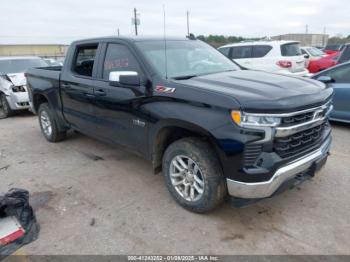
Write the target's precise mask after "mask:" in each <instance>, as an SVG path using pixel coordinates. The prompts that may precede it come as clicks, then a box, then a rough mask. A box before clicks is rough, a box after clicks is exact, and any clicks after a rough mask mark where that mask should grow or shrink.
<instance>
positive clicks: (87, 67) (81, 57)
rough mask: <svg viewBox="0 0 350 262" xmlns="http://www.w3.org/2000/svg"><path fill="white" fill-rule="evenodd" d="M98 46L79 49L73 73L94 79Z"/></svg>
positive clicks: (74, 61)
mask: <svg viewBox="0 0 350 262" xmlns="http://www.w3.org/2000/svg"><path fill="white" fill-rule="evenodd" d="M97 47H98V45H91V46H90V45H89V46H81V47H78V48H77V51H76V55H75V58H74V60H73V71H74V72H75V73H77V74H78V75H81V76H88V77H92V72H93V68H94V64H95V59H96V52H97Z"/></svg>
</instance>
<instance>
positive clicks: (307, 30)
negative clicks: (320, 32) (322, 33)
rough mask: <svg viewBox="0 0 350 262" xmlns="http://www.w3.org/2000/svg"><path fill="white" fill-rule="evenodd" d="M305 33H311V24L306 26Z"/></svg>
mask: <svg viewBox="0 0 350 262" xmlns="http://www.w3.org/2000/svg"><path fill="white" fill-rule="evenodd" d="M305 33H306V34H308V33H309V25H306V26H305Z"/></svg>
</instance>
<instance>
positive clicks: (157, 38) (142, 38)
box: [73, 36, 191, 44]
mask: <svg viewBox="0 0 350 262" xmlns="http://www.w3.org/2000/svg"><path fill="white" fill-rule="evenodd" d="M113 40H124V41H130V42H141V41H142V42H144V41H164V37H163V36H153V37H152V36H105V37H96V38H88V39H82V40H77V41H74V42H73V44H77V43H84V42H94V41H96V42H98V41H113ZM166 40H168V41H191V40H190V39H188V38H186V37H166Z"/></svg>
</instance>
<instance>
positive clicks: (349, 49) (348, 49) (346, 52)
mask: <svg viewBox="0 0 350 262" xmlns="http://www.w3.org/2000/svg"><path fill="white" fill-rule="evenodd" d="M348 61H350V44H345V45H344V46H343V48H342V51H341V53H340V55H339V58H338V61H337V62H338V64H342V63H345V62H348Z"/></svg>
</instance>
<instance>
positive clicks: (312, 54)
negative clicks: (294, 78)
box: [300, 46, 327, 60]
mask: <svg viewBox="0 0 350 262" xmlns="http://www.w3.org/2000/svg"><path fill="white" fill-rule="evenodd" d="M300 50H301V53H302V54H303V55H304V57H305V58H306V59H310V60H317V59H320V58H322V57H326V56H327V54H326V53H324V52H323V51H322V50H320V49H318V48H316V47H312V46H303V47H300Z"/></svg>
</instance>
